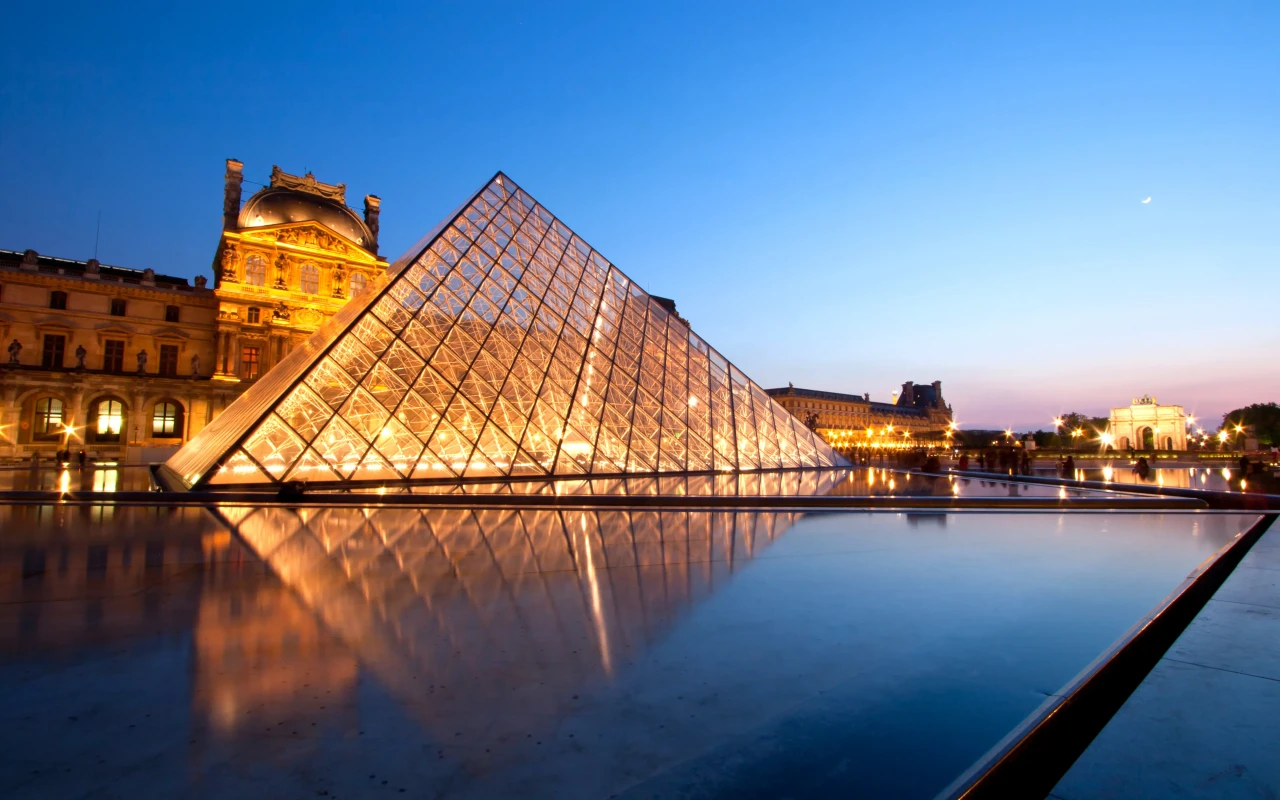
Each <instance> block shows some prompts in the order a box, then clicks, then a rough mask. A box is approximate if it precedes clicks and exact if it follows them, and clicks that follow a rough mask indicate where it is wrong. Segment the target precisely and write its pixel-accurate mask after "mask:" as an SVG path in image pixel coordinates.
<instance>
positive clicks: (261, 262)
mask: <svg viewBox="0 0 1280 800" xmlns="http://www.w3.org/2000/svg"><path fill="white" fill-rule="evenodd" d="M244 282H245V283H247V284H249V285H250V286H265V285H266V283H267V260H266V259H265V258H263V257H262V256H249V257H248V258H247V259H245V262H244Z"/></svg>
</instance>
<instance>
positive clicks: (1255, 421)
mask: <svg viewBox="0 0 1280 800" xmlns="http://www.w3.org/2000/svg"><path fill="white" fill-rule="evenodd" d="M1237 425H1252V426H1253V430H1254V432H1255V434H1256V435H1257V437H1258V444H1260V445H1264V446H1266V447H1270V446H1271V445H1273V444H1280V405H1276V404H1275V403H1254V404H1253V405H1249V406H1245V407H1244V408H1237V409H1236V410H1234V411H1228V412H1227V413H1226V414H1223V415H1222V427H1223V429H1224V430H1226V431H1227V432H1228V433H1230V434H1231V435H1232V436H1234V435H1235V427H1236V426H1237Z"/></svg>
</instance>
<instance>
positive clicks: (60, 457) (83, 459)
mask: <svg viewBox="0 0 1280 800" xmlns="http://www.w3.org/2000/svg"><path fill="white" fill-rule="evenodd" d="M53 460H54V463H55V464H57V465H58V466H59V467H69V466H71V450H70V448H63V449H61V450H58V451H56V452H54V454H53ZM75 460H76V462H77V464H78V465H79V467H80V469H84V467H85V464H86V463H87V462H88V460H89V457H88V456H87V455H86V454H85V452H84V450H79V451H77V452H76V455H75ZM39 466H40V453H39V452H38V451H35V452H32V453H31V468H32V469H36V468H37V467H39Z"/></svg>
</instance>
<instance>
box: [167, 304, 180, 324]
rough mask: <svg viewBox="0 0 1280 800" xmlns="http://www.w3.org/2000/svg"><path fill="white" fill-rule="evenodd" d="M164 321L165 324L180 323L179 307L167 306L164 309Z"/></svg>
mask: <svg viewBox="0 0 1280 800" xmlns="http://www.w3.org/2000/svg"><path fill="white" fill-rule="evenodd" d="M164 321H165V322H177V321H178V307H177V306H165V307H164Z"/></svg>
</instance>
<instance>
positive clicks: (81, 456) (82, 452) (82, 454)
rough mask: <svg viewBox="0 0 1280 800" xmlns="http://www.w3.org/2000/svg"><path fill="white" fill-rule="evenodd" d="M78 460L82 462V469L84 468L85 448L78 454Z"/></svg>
mask: <svg viewBox="0 0 1280 800" xmlns="http://www.w3.org/2000/svg"><path fill="white" fill-rule="evenodd" d="M76 460H78V461H79V462H80V469H84V462H85V455H84V450H83V449H82V450H81V451H80V452H79V453H77V454H76Z"/></svg>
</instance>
